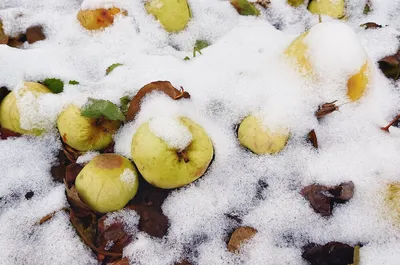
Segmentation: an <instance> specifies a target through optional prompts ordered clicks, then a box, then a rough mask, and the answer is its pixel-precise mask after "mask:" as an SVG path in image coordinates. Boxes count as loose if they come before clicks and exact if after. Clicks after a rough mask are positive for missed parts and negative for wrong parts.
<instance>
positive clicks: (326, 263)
mask: <svg viewBox="0 0 400 265" xmlns="http://www.w3.org/2000/svg"><path fill="white" fill-rule="evenodd" d="M303 249H304V251H303V254H302V255H301V256H302V257H303V259H305V260H307V261H308V262H309V263H310V264H311V265H349V264H352V263H353V264H354V252H355V251H354V248H353V247H351V246H349V245H347V244H343V243H340V242H329V243H328V244H326V245H318V244H315V243H310V244H308V245H306V246H305V247H304V248H303Z"/></svg>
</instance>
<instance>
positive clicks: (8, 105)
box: [0, 82, 51, 135]
mask: <svg viewBox="0 0 400 265" xmlns="http://www.w3.org/2000/svg"><path fill="white" fill-rule="evenodd" d="M17 93H18V95H17V96H18V97H22V96H24V95H26V94H27V93H32V95H33V96H34V97H35V98H36V99H37V98H38V97H40V96H41V95H43V94H45V93H51V91H50V90H49V89H48V88H47V87H45V86H44V85H41V84H39V83H34V82H25V83H24V85H23V87H22V88H21V89H20V90H19V91H18V92H17ZM17 96H16V92H14V91H13V92H11V93H9V94H8V95H7V96H6V97H5V98H4V99H3V101H2V102H1V105H0V125H1V127H3V128H5V129H7V130H10V131H13V132H16V133H20V134H32V135H40V134H42V132H43V129H41V128H32V129H29V130H28V129H24V128H22V127H21V123H20V120H21V114H20V111H19V108H18V104H17V101H18V98H17Z"/></svg>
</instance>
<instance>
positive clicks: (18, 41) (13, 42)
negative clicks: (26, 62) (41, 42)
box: [7, 34, 26, 48]
mask: <svg viewBox="0 0 400 265" xmlns="http://www.w3.org/2000/svg"><path fill="white" fill-rule="evenodd" d="M25 41H26V35H25V34H19V35H18V36H16V37H13V38H11V37H10V38H9V39H8V43H7V45H8V46H10V47H14V48H19V47H20V46H21V45H22V44H23V43H24V42H25Z"/></svg>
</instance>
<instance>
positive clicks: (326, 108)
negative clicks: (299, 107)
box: [315, 100, 339, 120]
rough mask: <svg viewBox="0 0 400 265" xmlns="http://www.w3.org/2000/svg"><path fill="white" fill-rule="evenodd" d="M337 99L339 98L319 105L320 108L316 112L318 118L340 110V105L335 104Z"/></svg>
mask: <svg viewBox="0 0 400 265" xmlns="http://www.w3.org/2000/svg"><path fill="white" fill-rule="evenodd" d="M336 101H337V100H335V101H332V102H328V103H324V104H322V105H319V106H318V110H317V111H316V112H315V116H316V117H317V119H318V120H319V119H321V118H323V117H324V116H326V115H328V114H330V113H332V112H334V111H337V110H339V107H338V106H336V105H335V103H336Z"/></svg>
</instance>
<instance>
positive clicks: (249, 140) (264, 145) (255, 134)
mask: <svg viewBox="0 0 400 265" xmlns="http://www.w3.org/2000/svg"><path fill="white" fill-rule="evenodd" d="M238 139H239V142H240V144H241V145H242V146H244V147H246V148H247V149H249V150H250V151H252V152H253V153H255V154H258V155H262V154H275V153H278V152H280V151H281V150H282V149H283V148H284V147H285V146H286V143H287V140H288V139H289V131H288V130H286V129H281V128H280V129H275V130H271V129H269V128H266V127H265V126H264V125H263V123H262V121H261V119H260V118H258V117H256V116H255V115H249V116H247V117H246V118H245V119H244V120H243V121H242V122H241V123H240V125H239V128H238Z"/></svg>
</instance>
